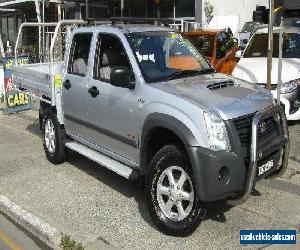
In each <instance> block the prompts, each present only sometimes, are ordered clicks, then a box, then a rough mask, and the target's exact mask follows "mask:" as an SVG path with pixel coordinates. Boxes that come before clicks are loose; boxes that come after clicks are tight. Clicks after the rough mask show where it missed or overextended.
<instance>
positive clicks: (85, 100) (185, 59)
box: [13, 21, 289, 236]
mask: <svg viewBox="0 0 300 250" xmlns="http://www.w3.org/2000/svg"><path fill="white" fill-rule="evenodd" d="M69 23H71V21H69ZM62 24H66V21H62V22H61V23H59V24H58V25H57V28H56V32H55V35H54V38H53V39H54V40H55V39H56V38H57V36H58V35H57V34H58V33H59V32H58V31H59V27H60V26H61V25H62ZM27 25H28V24H27ZM41 25H42V24H41ZM83 26H84V27H78V28H75V29H73V31H72V33H71V34H70V36H69V42H67V43H66V49H65V56H64V61H63V62H61V63H59V62H57V63H55V62H53V49H54V48H55V45H54V42H52V46H51V51H50V58H51V62H50V63H49V64H32V65H24V66H17V65H16V66H15V67H14V69H13V81H14V84H15V85H16V86H18V87H19V88H22V89H27V90H28V91H30V92H33V93H35V95H36V96H39V97H40V99H41V105H40V123H41V129H42V131H43V145H44V149H45V153H46V156H47V158H48V160H49V161H50V162H51V163H53V164H59V163H62V162H64V161H65V160H66V148H69V149H71V150H74V151H76V152H79V153H80V154H82V155H83V156H85V157H88V158H89V159H91V160H93V161H95V162H97V163H99V164H100V165H102V166H104V167H107V168H108V169H110V170H112V171H114V172H116V173H117V174H119V175H121V176H123V177H125V178H127V179H131V180H137V179H139V180H140V182H141V184H142V186H143V188H144V190H145V196H146V199H147V204H148V208H149V212H150V214H151V217H152V219H153V221H154V222H155V224H156V225H157V227H158V228H159V229H160V230H161V231H163V232H164V233H166V234H171V235H177V236H182V235H188V234H190V233H192V232H193V231H194V230H195V229H196V228H197V226H198V225H199V223H200V222H201V220H202V219H203V216H204V212H205V209H206V206H205V204H206V203H207V202H210V201H216V200H221V199H227V200H228V202H229V203H230V204H232V205H235V204H240V203H242V202H243V201H245V200H246V199H247V198H248V197H249V195H250V194H251V192H252V190H253V189H254V187H255V184H256V183H257V181H258V180H260V179H262V178H264V177H278V176H280V175H282V174H283V172H284V171H285V169H286V167H287V159H288V154H289V137H288V131H287V125H286V119H285V114H284V111H283V109H282V108H281V107H280V106H276V104H275V102H274V99H273V97H272V94H271V93H270V92H268V91H266V90H264V89H262V88H260V87H258V86H256V85H254V84H249V83H246V82H243V81H241V80H237V79H234V78H231V77H228V76H225V75H222V74H218V73H216V72H215V71H214V70H213V69H212V67H211V66H210V65H209V63H208V62H207V61H206V60H205V59H204V58H203V56H202V55H201V54H200V52H199V51H198V50H197V49H196V48H195V47H194V46H193V44H192V43H191V42H190V41H189V40H187V39H186V38H184V37H183V36H182V35H181V34H180V33H179V32H177V31H175V30H172V29H169V28H167V27H160V26H159V27H158V26H150V25H117V24H116V25H98V26H97V25H95V26H89V25H83ZM21 28H22V27H21ZM18 40H19V39H18ZM51 53H52V54H51Z"/></svg>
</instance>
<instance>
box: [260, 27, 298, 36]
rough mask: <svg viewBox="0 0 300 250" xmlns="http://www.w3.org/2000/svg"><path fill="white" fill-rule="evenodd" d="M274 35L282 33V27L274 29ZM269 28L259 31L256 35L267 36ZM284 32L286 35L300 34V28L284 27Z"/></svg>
mask: <svg viewBox="0 0 300 250" xmlns="http://www.w3.org/2000/svg"><path fill="white" fill-rule="evenodd" d="M273 31H274V33H279V32H280V27H274V29H273ZM268 32H269V31H268V28H263V29H258V30H257V31H256V32H255V34H265V33H268ZM283 32H286V33H300V28H297V27H283Z"/></svg>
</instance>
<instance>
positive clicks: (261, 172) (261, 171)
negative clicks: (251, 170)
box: [258, 160, 274, 176]
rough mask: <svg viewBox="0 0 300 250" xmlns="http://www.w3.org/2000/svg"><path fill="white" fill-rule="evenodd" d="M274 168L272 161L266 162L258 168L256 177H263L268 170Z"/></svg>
mask: <svg viewBox="0 0 300 250" xmlns="http://www.w3.org/2000/svg"><path fill="white" fill-rule="evenodd" d="M273 166H274V161H273V160H271V161H268V162H267V163H265V164H264V165H262V166H259V167H258V176H261V175H264V174H265V173H266V172H269V171H270V169H272V168H273Z"/></svg>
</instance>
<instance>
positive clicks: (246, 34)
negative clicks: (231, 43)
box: [239, 22, 261, 50]
mask: <svg viewBox="0 0 300 250" xmlns="http://www.w3.org/2000/svg"><path fill="white" fill-rule="evenodd" d="M258 25H261V23H259V22H246V23H245V24H244V26H243V28H242V30H241V32H240V33H239V42H240V44H239V45H240V48H241V49H242V50H244V49H245V48H246V46H247V44H248V42H249V39H250V37H251V35H252V33H253V31H254V29H255V27H256V26H258Z"/></svg>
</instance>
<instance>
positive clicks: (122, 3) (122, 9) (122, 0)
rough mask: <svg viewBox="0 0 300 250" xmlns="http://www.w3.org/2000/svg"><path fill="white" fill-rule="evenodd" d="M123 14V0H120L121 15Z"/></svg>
mask: <svg viewBox="0 0 300 250" xmlns="http://www.w3.org/2000/svg"><path fill="white" fill-rule="evenodd" d="M123 15H124V0H121V17H123Z"/></svg>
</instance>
